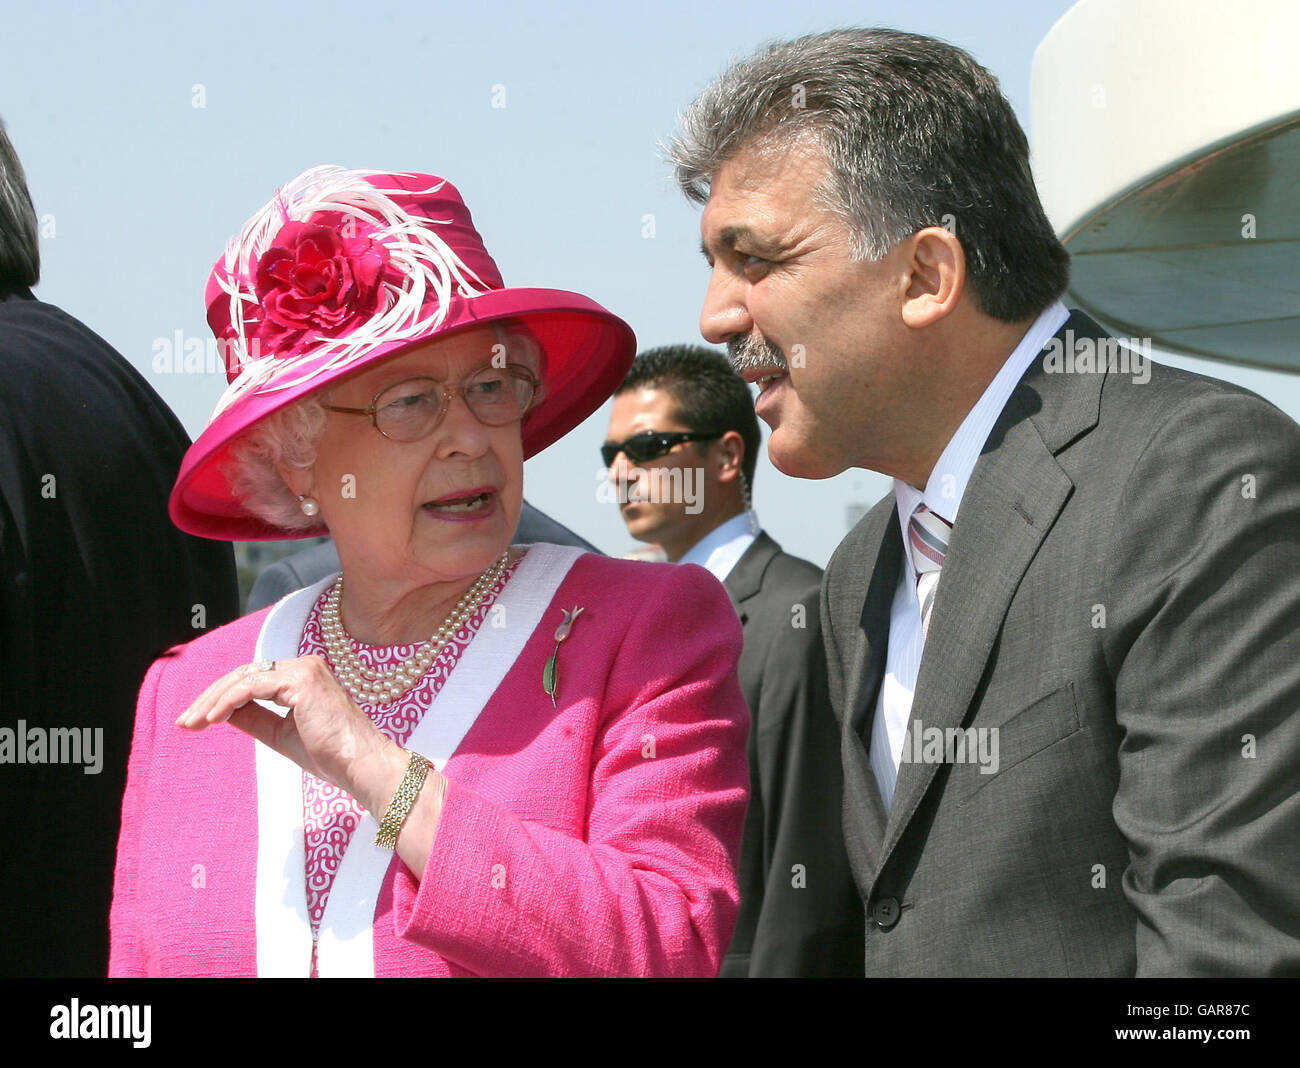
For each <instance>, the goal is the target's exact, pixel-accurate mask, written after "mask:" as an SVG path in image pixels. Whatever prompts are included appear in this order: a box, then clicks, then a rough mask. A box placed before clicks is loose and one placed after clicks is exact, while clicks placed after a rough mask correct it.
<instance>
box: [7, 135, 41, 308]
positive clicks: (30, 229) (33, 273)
mask: <svg viewBox="0 0 1300 1068" xmlns="http://www.w3.org/2000/svg"><path fill="white" fill-rule="evenodd" d="M36 233H37V230H36V208H35V207H33V206H32V197H31V194H30V193H29V192H28V191H27V176H26V175H25V174H23V165H22V163H20V162H19V160H18V153H17V152H15V151H14V146H13V145H12V144H11V143H10V141H9V137H8V135H7V134H6V133H5V129H4V125H3V123H0V285H6V286H28V287H31V286H34V285H36V283H37V282H39V281H40V278H41V251H40V243H39V242H38V240H37V237H36Z"/></svg>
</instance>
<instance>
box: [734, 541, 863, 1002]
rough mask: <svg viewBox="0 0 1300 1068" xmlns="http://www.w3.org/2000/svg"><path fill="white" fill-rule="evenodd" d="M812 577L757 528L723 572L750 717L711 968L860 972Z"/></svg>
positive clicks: (857, 910)
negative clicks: (736, 837)
mask: <svg viewBox="0 0 1300 1068" xmlns="http://www.w3.org/2000/svg"><path fill="white" fill-rule="evenodd" d="M820 580H821V570H820V569H819V568H817V567H814V566H813V565H812V564H810V563H808V562H807V561H806V560H800V559H798V558H797V557H794V556H790V555H788V554H787V553H784V552H782V551H781V547H780V546H779V545H778V544H777V543H776V542H775V541H773V540H772V539H771V538H770V537H768V536H767V535H766V534H763V533H760V534H759V536H758V537H757V538H756V539H755V540H754V543H753V544H752V545H751V546H750V547H749V548H748V549H747V550H746V551H745V555H744V556H742V557H741V558H740V559H739V560H738V561H737V562H736V566H735V567H734V568H732V570H731V573H730V574H729V575H727V578H726V581H725V582H724V583H723V585H724V586H726V588H727V592H728V593H730V594H731V599H732V600H733V601H734V602H735V605H736V611H737V612H738V613H739V615H740V622H741V626H742V628H743V630H744V634H745V648H744V652H743V653H742V654H741V657H740V665H739V674H740V685H741V689H742V690H743V691H744V694H745V700H746V701H747V702H748V703H749V710H750V720H751V724H750V734H749V768H750V801H749V810H748V812H747V813H746V817H745V832H744V839H743V841H742V845H741V850H740V871H739V878H740V914H739V916H738V918H737V920H736V929H735V933H734V935H733V936H732V942H731V948H730V950H729V951H728V953H727V956H726V958H725V959H724V961H723V964H722V971H721V973H720V974H721V975H722V976H723V977H737V976H795V975H809V976H811V975H861V974H862V953H861V945H862V907H861V904H860V902H859V901H858V897H857V893H856V892H855V890H854V886H853V879H852V875H851V873H850V871H849V867H848V858H847V857H846V855H845V852H844V842H843V837H842V835H841V832H840V806H841V793H842V792H841V778H840V761H839V737H838V732H837V730H836V727H835V721H834V719H833V717H832V714H831V710H830V701H829V697H828V695H827V692H826V677H825V651H824V648H823V646H822V642H821V627H820V624H819V619H818V605H817V601H818V595H817V588H818V585H819V583H820Z"/></svg>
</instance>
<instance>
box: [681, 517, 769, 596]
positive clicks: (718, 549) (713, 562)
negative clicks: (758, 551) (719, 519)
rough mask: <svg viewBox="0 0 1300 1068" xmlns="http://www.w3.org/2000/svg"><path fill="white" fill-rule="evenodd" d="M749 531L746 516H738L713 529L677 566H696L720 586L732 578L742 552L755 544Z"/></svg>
mask: <svg viewBox="0 0 1300 1068" xmlns="http://www.w3.org/2000/svg"><path fill="white" fill-rule="evenodd" d="M754 538H755V534H754V533H753V532H752V531H751V530H750V528H749V513H748V512H741V513H740V515H738V516H733V517H732V518H730V519H728V520H727V521H726V522H725V523H723V524H722V525H721V526H717V527H714V528H713V529H712V530H711V531H709V532H708V533H707V534H706V535H704V537H702V538H701V539H700V540H699V541H697V542H696V543H695V544H694V545H692V546H691V547H690V549H688V550H687V551H686V555H684V556H683V557H682V558H681V559H680V560H678V561H677V562H678V563H679V564H699V565H700V566H701V567H704V568H706V569H707V570H709V571H710V572H712V573H713V577H714V578H716V579H717V580H718V581H719V582H721V581H722V580H723V579H725V578H726V577H727V576H728V575H729V574H731V569H732V568H733V567H735V566H736V561H738V560H739V559H740V558H741V557H742V556H744V555H745V550H746V549H748V548H749V547H750V546H751V545H753V544H754Z"/></svg>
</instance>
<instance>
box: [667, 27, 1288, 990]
mask: <svg viewBox="0 0 1300 1068" xmlns="http://www.w3.org/2000/svg"><path fill="white" fill-rule="evenodd" d="M673 152H674V159H675V163H676V166H677V175H678V179H679V181H680V182H681V184H682V186H683V188H684V189H685V190H686V192H687V193H688V194H689V195H691V196H693V197H695V198H696V199H697V200H699V201H701V202H706V207H705V210H704V215H703V219H702V222H701V229H702V233H703V238H704V249H705V253H706V256H707V257H708V260H709V263H710V265H711V268H712V274H711V279H710V285H709V290H708V295H707V297H706V300H705V305H704V310H703V313H702V318H701V328H702V332H703V333H704V335H705V337H706V338H707V339H709V340H710V341H713V342H726V343H727V344H728V346H729V349H730V352H731V354H732V358H733V363H735V364H736V365H737V366H738V367H739V368H740V369H741V370H742V371H743V373H744V375H745V377H746V378H747V379H749V380H750V381H757V382H758V383H759V385H760V389H761V391H762V392H761V395H760V397H759V399H758V402H757V405H758V413H759V415H760V416H762V417H763V418H764V419H766V420H767V421H768V422H769V423H770V424H771V425H772V427H773V432H772V437H771V440H770V443H769V449H770V454H771V457H772V460H773V462H774V463H775V464H776V466H777V467H779V468H781V469H782V470H784V471H786V472H787V473H790V474H793V475H798V476H801V477H805V478H825V477H829V476H831V475H834V474H837V473H838V472H840V471H843V470H845V469H847V468H850V467H864V468H870V469H872V470H877V471H882V472H884V473H886V474H889V475H892V476H893V477H894V479H895V491H894V493H893V494H892V495H891V496H890V497H888V498H886V499H885V500H884V501H882V502H880V504H878V505H877V506H876V508H875V509H874V510H873V511H871V512H870V513H869V514H868V515H867V516H866V517H865V518H864V519H863V520H862V521H861V522H860V523H859V524H858V526H857V527H856V528H855V529H854V530H853V531H852V532H851V533H850V534H849V536H848V537H847V538H845V540H844V542H843V543H842V544H841V545H840V547H839V549H838V550H837V552H836V554H835V556H834V558H833V559H832V561H831V563H830V565H829V566H828V568H827V572H826V576H825V581H824V585H823V603H822V616H823V626H824V629H825V632H826V644H827V652H828V659H829V665H830V686H831V697H832V703H833V706H834V711H835V715H836V718H837V720H838V723H839V728H840V732H841V753H842V759H843V768H844V807H843V821H844V832H845V837H846V840H847V843H848V850H849V857H850V862H851V864H852V868H853V874H854V878H855V880H856V883H857V887H858V892H859V894H860V897H861V899H862V901H863V904H864V908H865V910H866V915H867V921H868V922H867V929H866V936H865V940H864V947H863V948H864V961H865V969H866V972H867V974H869V975H881V976H899V975H970V976H974V975H1013V974H1016V975H1111V976H1126V975H1134V974H1137V975H1277V974H1297V973H1300V715H1298V714H1297V710H1298V709H1300V580H1298V576H1300V428H1297V426H1296V425H1295V424H1294V423H1293V422H1292V421H1291V420H1290V419H1288V418H1287V417H1286V416H1285V415H1283V414H1282V413H1281V412H1279V411H1277V410H1276V409H1275V408H1273V407H1272V406H1271V405H1269V404H1267V403H1266V402H1265V401H1263V400H1261V399H1260V398H1258V397H1256V396H1254V395H1253V394H1250V393H1247V392H1246V391H1244V390H1241V389H1237V388H1235V387H1233V386H1229V385H1227V384H1225V383H1222V382H1218V381H1215V380H1213V379H1209V378H1204V377H1200V376H1197V375H1193V374H1189V373H1185V372H1182V371H1177V370H1173V369H1169V368H1164V367H1159V366H1152V365H1151V364H1150V362H1149V361H1148V360H1146V359H1144V358H1142V357H1141V356H1140V355H1135V354H1134V353H1132V352H1130V351H1128V350H1126V349H1120V348H1118V347H1117V346H1116V345H1115V343H1114V339H1111V338H1108V337H1107V336H1106V335H1105V334H1104V332H1103V331H1102V330H1101V329H1100V328H1099V327H1098V326H1097V325H1096V324H1095V323H1093V322H1092V321H1091V320H1090V319H1088V318H1087V317H1086V316H1083V315H1080V314H1078V313H1074V314H1070V313H1069V312H1068V311H1067V310H1066V309H1065V307H1064V306H1063V305H1062V304H1061V303H1060V301H1059V298H1060V295H1061V294H1062V293H1063V292H1064V290H1065V286H1066V282H1067V278H1068V256H1067V254H1066V252H1065V250H1064V249H1063V248H1062V247H1061V245H1060V243H1059V242H1058V241H1057V239H1056V237H1055V235H1054V234H1053V232H1052V229H1051V227H1050V225H1049V223H1048V222H1047V219H1046V218H1045V216H1044V214H1043V211H1042V208H1041V206H1040V204H1039V201H1038V197H1037V193H1036V191H1035V189H1034V186H1033V180H1032V176H1031V173H1030V169H1029V164H1028V146H1027V144H1026V140H1025V137H1024V134H1023V132H1022V131H1021V129H1020V127H1019V124H1018V123H1017V122H1016V119H1015V116H1014V114H1013V112H1012V110H1011V108H1010V105H1009V104H1008V103H1007V102H1006V100H1005V99H1004V98H1003V96H1002V94H1001V92H1000V91H999V89H998V87H997V84H996V82H995V80H994V79H993V77H992V76H991V75H990V74H989V73H988V72H987V71H986V70H984V69H983V68H982V67H980V66H979V65H978V64H977V63H975V61H974V60H972V59H971V58H970V57H969V56H968V55H966V54H965V53H964V52H961V51H959V50H958V49H955V48H953V47H951V46H949V45H946V44H943V43H941V42H938V41H934V40H932V39H929V38H925V37H919V36H915V35H911V34H904V33H900V32H896V31H889V30H845V31H835V32H832V33H827V34H820V35H816V36H812V37H806V38H802V39H800V40H797V41H793V42H786V43H778V44H775V45H772V46H769V47H767V48H766V49H764V50H762V51H760V52H759V53H757V54H756V55H755V56H753V57H751V58H749V59H747V60H743V61H741V62H739V63H737V64H735V65H734V66H733V67H731V68H730V69H729V70H727V71H726V72H724V73H723V74H722V75H721V76H720V77H719V78H718V79H717V80H716V81H715V82H714V83H713V84H712V85H711V86H710V87H709V88H707V89H706V90H705V91H704V93H703V94H702V95H701V96H700V98H699V99H698V100H696V102H695V103H694V104H693V105H692V107H691V108H690V109H689V111H688V112H687V114H686V116H685V118H684V122H683V130H682V133H681V135H680V137H679V139H678V140H677V142H676V144H675V146H674V149H673Z"/></svg>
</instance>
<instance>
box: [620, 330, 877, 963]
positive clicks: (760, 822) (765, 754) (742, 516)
mask: <svg viewBox="0 0 1300 1068" xmlns="http://www.w3.org/2000/svg"><path fill="white" fill-rule="evenodd" d="M760 442H761V438H760V436H759V430H758V420H757V418H755V416H754V406H753V402H752V401H751V399H750V395H749V390H748V389H747V388H746V386H745V383H744V382H743V381H741V379H740V377H739V376H738V375H737V374H736V373H735V371H733V370H732V369H731V367H730V365H729V364H728V363H727V360H726V357H724V356H723V355H722V354H721V353H720V352H717V351H715V350H713V349H706V348H702V347H700V346H692V345H673V346H668V347H666V348H660V349H652V350H650V351H649V352H643V353H642V354H641V355H640V356H638V357H637V359H636V362H635V363H634V364H633V365H632V370H631V371H630V372H629V373H628V376H627V378H626V379H625V380H624V381H623V384H622V385H621V386H619V388H618V390H617V391H616V392H615V394H614V405H613V411H612V412H611V415H610V426H609V433H608V435H607V438H606V441H605V445H604V446H603V447H602V450H601V457H602V460H603V462H604V463H605V465H606V466H607V467H608V468H609V475H610V480H611V483H612V484H614V485H615V486H616V487H617V488H618V499H619V507H620V510H621V512H622V515H623V519H624V521H625V522H626V523H627V527H628V531H629V532H630V533H631V534H632V536H633V537H634V538H637V539H639V540H641V541H647V542H652V543H654V544H657V545H659V546H661V547H662V548H663V549H664V551H665V552H666V553H667V555H668V559H669V560H672V561H674V562H676V563H694V564H699V565H700V566H702V567H704V568H706V569H707V570H709V571H710V572H712V574H713V575H714V576H715V577H716V578H717V579H718V580H719V581H721V582H722V584H723V585H724V586H725V587H726V589H727V592H728V593H729V594H730V595H731V599H732V602H733V603H734V604H735V606H736V611H737V613H738V614H739V615H740V623H741V627H742V628H743V630H744V636H745V647H744V651H743V652H742V654H741V657H740V664H739V667H738V673H739V676H740V685H741V689H742V690H743V691H744V694H745V700H746V701H747V702H748V704H749V710H750V735H749V767H750V802H749V809H748V811H747V813H746V818H745V829H744V837H743V840H742V843H741V849H740V862H739V881H740V914H739V916H738V917H737V920H736V928H735V933H734V934H733V936H732V941H731V946H730V949H729V950H728V953H727V956H726V958H725V959H724V961H723V964H722V970H721V973H720V974H721V975H722V976H723V977H724V978H735V977H743V976H835V975H840V976H843V975H861V974H862V965H861V959H860V958H861V954H860V952H859V947H860V944H861V939H862V910H861V907H860V906H859V904H858V901H857V894H856V892H855V890H854V888H853V880H852V876H851V874H850V872H849V867H848V859H847V856H846V853H845V849H844V842H843V836H842V835H841V833H840V829H839V808H840V794H841V790H840V769H839V752H838V749H839V741H838V736H837V734H836V731H835V730H834V723H833V720H832V717H831V715H830V709H829V697H828V696H827V692H826V672H825V652H824V648H823V646H822V643H821V633H820V632H821V628H820V626H819V625H818V607H817V590H818V586H819V584H820V581H821V570H820V569H819V568H817V567H815V566H814V565H813V564H810V563H809V562H808V561H807V560H800V559H799V558H798V557H795V556H791V555H790V554H789V553H786V552H783V551H782V550H781V546H780V545H778V544H777V543H776V542H775V541H774V540H773V539H772V538H771V537H770V536H769V535H767V534H766V533H765V532H764V531H763V530H762V529H761V528H760V527H759V525H758V518H757V516H756V514H755V513H754V511H753V507H752V500H751V495H750V487H751V486H752V484H753V481H754V468H755V465H756V463H757V460H758V449H759V446H760ZM682 610H683V612H689V611H690V606H689V605H683V606H682ZM665 640H666V641H671V640H672V636H671V635H665Z"/></svg>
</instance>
